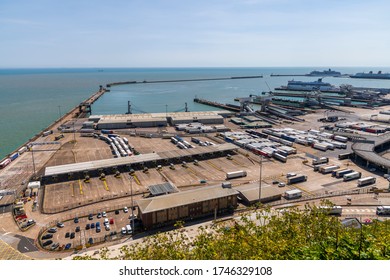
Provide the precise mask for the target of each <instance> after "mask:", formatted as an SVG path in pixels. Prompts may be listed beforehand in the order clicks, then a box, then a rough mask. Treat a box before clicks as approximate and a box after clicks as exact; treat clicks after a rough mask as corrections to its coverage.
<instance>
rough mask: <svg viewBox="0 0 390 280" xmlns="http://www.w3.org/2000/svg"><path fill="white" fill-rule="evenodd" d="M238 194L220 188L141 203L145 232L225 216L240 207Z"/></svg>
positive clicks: (171, 195) (158, 197)
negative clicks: (183, 222) (205, 218)
mask: <svg viewBox="0 0 390 280" xmlns="http://www.w3.org/2000/svg"><path fill="white" fill-rule="evenodd" d="M237 195H238V192H237V191H236V190H234V189H232V188H223V187H222V186H221V185H217V186H208V187H203V188H200V189H194V190H189V191H183V192H177V193H172V194H167V195H162V196H157V197H153V198H147V199H141V200H139V201H138V211H139V218H140V219H141V220H142V224H143V226H144V228H145V229H152V228H156V227H161V226H167V225H170V224H174V223H175V222H176V221H188V220H192V219H196V218H201V217H206V216H212V215H215V214H223V213H228V212H230V211H233V210H234V209H235V208H236V207H237Z"/></svg>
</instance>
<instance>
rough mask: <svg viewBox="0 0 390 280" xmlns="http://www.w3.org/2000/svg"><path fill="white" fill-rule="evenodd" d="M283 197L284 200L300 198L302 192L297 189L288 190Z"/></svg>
mask: <svg viewBox="0 0 390 280" xmlns="http://www.w3.org/2000/svg"><path fill="white" fill-rule="evenodd" d="M284 197H285V198H286V199H295V198H300V197H302V191H301V190H298V189H293V190H289V191H286V192H285V193H284Z"/></svg>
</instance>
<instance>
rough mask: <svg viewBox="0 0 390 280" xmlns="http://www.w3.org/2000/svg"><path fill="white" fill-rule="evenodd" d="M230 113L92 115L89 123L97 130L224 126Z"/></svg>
mask: <svg viewBox="0 0 390 280" xmlns="http://www.w3.org/2000/svg"><path fill="white" fill-rule="evenodd" d="M231 114H232V113H231V112H229V111H206V112H167V113H145V114H117V115H92V116H90V117H89V119H88V120H89V122H88V123H90V122H93V123H96V128H97V129H125V128H137V127H165V126H167V125H168V123H169V124H171V125H177V124H187V123H201V124H205V125H207V124H217V125H218V124H223V122H224V117H226V116H230V115H231Z"/></svg>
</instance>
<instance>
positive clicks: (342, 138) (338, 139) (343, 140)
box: [333, 135, 348, 143]
mask: <svg viewBox="0 0 390 280" xmlns="http://www.w3.org/2000/svg"><path fill="white" fill-rule="evenodd" d="M333 139H334V140H336V141H339V142H343V143H346V142H348V138H347V137H344V136H340V135H335V136H334V137H333Z"/></svg>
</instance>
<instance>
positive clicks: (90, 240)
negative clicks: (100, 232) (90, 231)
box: [88, 237, 93, 245]
mask: <svg viewBox="0 0 390 280" xmlns="http://www.w3.org/2000/svg"><path fill="white" fill-rule="evenodd" d="M88 243H89V244H91V245H92V244H93V238H92V237H90V238H89V239H88Z"/></svg>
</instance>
